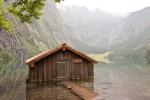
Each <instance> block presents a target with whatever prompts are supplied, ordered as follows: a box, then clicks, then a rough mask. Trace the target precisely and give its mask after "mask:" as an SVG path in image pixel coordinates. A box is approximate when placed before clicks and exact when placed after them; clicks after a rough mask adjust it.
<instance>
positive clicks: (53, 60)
mask: <svg viewBox="0 0 150 100" xmlns="http://www.w3.org/2000/svg"><path fill="white" fill-rule="evenodd" d="M93 71H94V70H93V65H92V62H90V61H88V60H86V59H84V58H82V57H80V56H78V55H76V54H75V53H73V52H71V51H69V50H66V51H63V50H60V51H58V52H56V53H54V54H52V55H50V56H48V57H46V58H44V59H42V60H40V61H38V62H36V63H35V64H34V68H31V67H29V77H28V79H29V80H30V81H55V80H88V79H93Z"/></svg>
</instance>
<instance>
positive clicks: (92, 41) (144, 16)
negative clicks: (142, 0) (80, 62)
mask: <svg viewBox="0 0 150 100" xmlns="http://www.w3.org/2000/svg"><path fill="white" fill-rule="evenodd" d="M59 11H60V14H61V15H62V17H63V19H64V22H65V24H67V25H68V27H69V28H70V30H72V31H73V33H74V34H73V35H71V37H72V38H73V39H74V41H73V43H75V44H76V45H77V46H79V44H77V41H80V45H82V46H79V48H82V47H84V48H86V50H87V51H91V49H90V48H87V47H88V46H90V47H92V50H93V51H97V52H98V51H102V52H104V51H113V52H115V53H116V54H117V55H118V56H129V55H132V56H135V57H136V56H141V57H144V50H145V48H146V47H147V46H148V44H149V43H150V34H149V31H150V29H149V28H150V20H149V19H150V7H147V8H144V9H142V10H139V11H136V12H133V13H130V15H128V16H126V17H116V16H112V15H111V14H108V13H106V12H103V11H100V10H97V9H93V10H90V9H87V8H84V7H77V6H71V7H70V6H69V7H60V9H59ZM73 39H72V40H73ZM83 45H85V46H83Z"/></svg>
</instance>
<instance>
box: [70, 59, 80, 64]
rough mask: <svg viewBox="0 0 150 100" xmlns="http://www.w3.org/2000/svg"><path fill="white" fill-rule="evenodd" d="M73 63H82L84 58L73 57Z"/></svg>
mask: <svg viewBox="0 0 150 100" xmlns="http://www.w3.org/2000/svg"><path fill="white" fill-rule="evenodd" d="M72 62H73V63H81V62H82V60H81V59H73V61H72Z"/></svg>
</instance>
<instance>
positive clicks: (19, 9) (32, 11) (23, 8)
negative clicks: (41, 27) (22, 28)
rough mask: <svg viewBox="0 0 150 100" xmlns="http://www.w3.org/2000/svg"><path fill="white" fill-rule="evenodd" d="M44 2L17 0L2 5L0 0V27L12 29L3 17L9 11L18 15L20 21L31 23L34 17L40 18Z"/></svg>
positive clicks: (55, 0)
mask: <svg viewBox="0 0 150 100" xmlns="http://www.w3.org/2000/svg"><path fill="white" fill-rule="evenodd" d="M60 1H63V0H54V2H56V3H57V2H58V3H59V2H60ZM44 3H45V0H17V1H15V2H13V3H12V4H11V5H8V4H5V5H4V2H3V0H0V29H4V30H6V31H8V32H11V31H12V28H11V25H10V22H9V20H7V19H6V18H5V16H6V14H9V13H12V14H13V15H14V16H16V17H18V18H19V20H20V22H22V23H32V22H33V20H34V19H36V20H37V19H40V16H41V15H42V9H43V7H44Z"/></svg>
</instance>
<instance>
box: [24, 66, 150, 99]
mask: <svg viewBox="0 0 150 100" xmlns="http://www.w3.org/2000/svg"><path fill="white" fill-rule="evenodd" d="M94 71H95V75H94V76H95V78H94V82H78V83H79V84H80V85H81V86H83V87H86V88H89V89H91V90H94V91H96V92H97V94H98V95H97V97H96V98H95V100H99V99H105V100H150V67H148V66H147V67H145V66H140V65H136V64H130V63H122V64H97V65H96V66H95V70H94ZM26 98H27V100H80V98H78V97H77V96H75V95H74V94H72V93H70V92H69V91H68V90H66V89H64V88H63V87H61V86H60V85H56V84H55V85H52V84H49V85H33V86H32V85H29V86H27V96H26Z"/></svg>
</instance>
